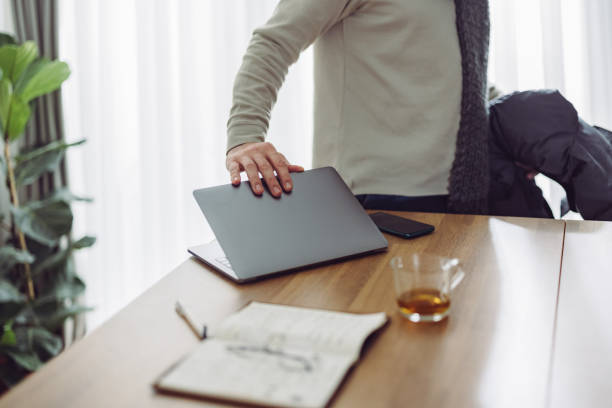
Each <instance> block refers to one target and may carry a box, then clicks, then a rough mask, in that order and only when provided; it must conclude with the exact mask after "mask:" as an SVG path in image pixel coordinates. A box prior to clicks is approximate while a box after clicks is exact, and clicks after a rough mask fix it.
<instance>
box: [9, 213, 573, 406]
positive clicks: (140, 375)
mask: <svg viewBox="0 0 612 408" xmlns="http://www.w3.org/2000/svg"><path fill="white" fill-rule="evenodd" d="M397 214H398V215H403V216H406V217H410V218H412V219H415V220H417V221H421V222H425V223H429V224H433V225H435V226H436V232H434V233H433V234H431V235H428V236H425V237H421V238H418V239H415V240H403V239H400V238H395V237H392V236H389V235H387V238H388V239H389V244H390V248H389V251H388V252H386V253H383V254H378V255H372V256H368V257H364V258H359V259H355V260H351V261H348V262H344V263H340V264H334V265H328V266H325V267H321V268H317V269H313V270H307V271H302V272H299V273H296V274H290V275H284V276H279V277H275V278H271V279H268V280H265V281H261V282H257V283H251V284H246V285H242V286H241V285H237V284H234V283H232V282H230V281H229V280H226V279H224V278H221V277H220V276H219V275H217V274H216V273H212V272H210V271H209V270H207V269H206V268H205V267H204V266H203V265H202V264H200V263H199V262H197V261H195V260H194V259H189V260H187V261H185V262H184V263H183V264H182V265H180V266H179V267H178V268H177V269H175V270H174V271H173V272H172V273H170V274H169V275H168V276H167V277H165V278H164V279H163V280H161V281H160V282H159V283H157V284H156V285H155V286H153V287H152V288H151V289H150V290H148V291H147V292H146V293H145V294H143V295H142V296H140V297H139V298H138V299H136V300H135V301H134V302H133V303H131V304H130V305H128V306H127V307H126V308H125V309H124V310H123V311H121V312H120V313H118V314H117V315H116V316H114V317H113V318H112V319H110V320H109V321H108V322H107V323H105V324H104V325H103V326H101V327H100V328H98V329H97V330H95V331H94V332H93V333H91V334H90V335H89V336H87V337H86V338H85V339H84V340H82V341H80V342H79V343H77V344H75V345H74V346H73V347H71V348H70V349H69V350H67V351H66V352H65V353H63V354H62V355H60V356H59V357H57V358H56V359H54V360H53V361H51V362H50V363H49V364H47V365H46V366H45V367H43V368H42V369H41V370H40V371H39V372H36V373H35V374H33V375H32V376H30V377H29V378H28V379H27V380H26V381H24V382H23V383H21V384H20V385H18V386H17V387H16V388H14V389H13V390H12V391H10V392H9V393H8V394H7V395H6V396H5V397H4V398H2V399H0V407H62V408H64V407H108V406H113V407H141V406H146V407H188V406H198V407H204V406H216V405H219V406H227V405H223V404H219V403H215V402H211V401H202V400H191V399H187V398H176V397H171V396H165V395H157V394H155V393H154V391H153V390H152V388H151V384H152V383H153V381H154V380H155V378H156V377H157V376H159V375H160V373H162V372H163V371H164V370H166V369H167V368H168V367H169V366H170V365H171V364H173V363H174V362H176V361H177V360H178V359H179V358H180V357H181V356H183V355H185V354H186V353H188V352H190V351H191V350H193V348H194V347H195V346H196V344H197V340H196V339H195V336H194V335H193V334H192V333H191V331H190V330H189V329H188V327H187V326H186V325H185V324H184V322H183V321H182V320H181V319H180V318H179V317H178V316H177V315H176V314H175V312H174V310H173V305H174V302H175V301H176V300H177V299H180V300H181V301H182V303H183V304H184V305H185V306H186V307H187V308H189V310H190V311H191V313H192V315H194V317H195V318H196V319H198V320H200V321H202V322H207V323H208V324H210V325H211V326H214V324H215V323H217V322H219V321H221V320H222V319H223V318H225V317H226V316H227V315H229V314H231V313H232V312H234V311H235V310H237V309H239V308H240V307H242V306H243V305H245V304H246V303H247V302H249V301H251V300H258V301H265V302H273V303H282V304H287V305H295V306H306V307H316V308H326V309H333V310H339V311H347V312H379V311H385V312H386V313H387V314H388V315H389V316H390V317H391V322H390V324H389V325H388V326H387V327H386V328H385V329H384V330H383V331H382V332H380V333H379V334H377V335H376V336H375V337H374V338H373V339H371V340H370V341H368V342H367V343H366V346H365V347H364V351H363V355H362V359H361V361H360V362H359V364H358V365H357V366H356V367H355V368H354V369H353V370H352V371H351V372H349V375H348V376H347V378H346V379H345V381H344V383H343V385H342V386H341V387H340V389H339V391H338V392H337V394H336V396H335V397H334V399H333V400H332V404H331V405H332V406H337V407H374V406H398V407H399V406H401V407H403V406H408V405H410V406H415V407H464V406H465V407H468V406H469V407H474V406H494V407H504V406H513V407H514V406H521V407H530V406H534V407H543V406H544V405H545V400H546V390H547V379H548V374H549V365H550V351H551V344H552V339H553V326H554V324H553V323H554V313H555V306H556V295H557V291H558V279H559V269H560V259H561V250H562V241H563V229H564V224H563V222H560V221H554V220H537V219H523V218H497V217H483V216H468V215H442V214H423V213H397ZM412 252H429V253H435V254H438V255H441V256H447V257H448V256H452V257H458V258H460V259H461V260H462V263H463V266H464V269H465V272H466V278H465V279H464V281H463V282H462V284H461V285H460V286H459V287H458V288H457V290H456V291H455V292H454V295H453V298H452V306H451V315H450V317H449V319H447V320H446V321H444V322H442V323H438V324H420V325H417V324H414V323H411V322H409V321H408V320H407V319H405V318H403V317H401V315H400V314H399V311H398V310H397V308H396V304H395V299H394V292H393V287H392V276H391V271H390V269H389V267H388V264H389V260H390V259H391V258H392V257H393V256H395V255H399V254H409V253H412ZM237 386H239V385H237Z"/></svg>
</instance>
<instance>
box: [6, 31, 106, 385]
mask: <svg viewBox="0 0 612 408" xmlns="http://www.w3.org/2000/svg"><path fill="white" fill-rule="evenodd" d="M69 75H70V69H69V68H68V65H67V64H66V63H64V62H61V61H51V60H49V59H47V58H42V57H40V56H39V52H38V47H37V46H36V44H35V43H34V42H31V41H27V42H25V43H23V44H17V43H16V42H15V40H14V39H13V37H11V36H10V35H7V34H2V33H0V135H1V136H2V142H0V143H2V145H3V146H2V147H3V154H2V159H1V160H0V175H1V176H2V178H3V180H4V182H5V183H4V184H5V185H6V190H7V191H8V193H7V195H8V196H9V198H10V205H9V211H7V212H6V214H0V227H1V229H2V231H0V232H2V234H0V244H1V246H0V391H1V390H3V389H7V388H9V387H11V386H12V385H14V384H15V383H16V382H18V381H19V380H20V379H21V378H23V377H24V376H25V375H27V374H28V373H29V372H31V371H34V370H36V369H38V368H39V367H40V366H41V365H42V364H43V363H44V362H45V361H46V360H48V359H50V358H51V357H53V356H55V355H56V354H58V353H59V352H60V350H61V349H62V348H63V338H62V333H63V325H64V321H65V320H66V319H67V318H70V317H74V316H76V315H78V314H80V313H83V312H85V311H87V310H89V309H88V308H87V307H84V306H82V305H80V304H78V303H77V302H76V299H77V298H78V296H80V295H81V294H82V293H83V291H84V290H85V284H84V283H83V281H82V280H81V279H80V278H79V277H78V275H77V274H76V272H75V268H74V263H73V260H72V254H73V252H74V251H76V250H79V249H83V248H87V247H90V246H92V245H93V244H94V243H95V238H93V237H89V236H85V237H82V238H80V239H78V240H76V241H73V240H72V238H71V235H70V233H71V230H72V220H73V216H72V210H71V206H70V204H71V202H72V201H77V200H83V199H81V198H79V197H76V196H74V195H73V194H71V193H70V192H69V191H68V190H66V189H59V190H56V191H54V192H52V193H51V194H50V195H48V196H47V197H43V198H42V199H41V200H30V201H28V202H20V196H19V191H20V189H22V188H23V187H26V186H28V185H31V184H33V183H35V182H37V181H38V180H39V179H40V178H41V177H43V176H45V175H46V174H48V172H53V171H55V170H56V169H57V168H58V166H59V165H60V163H61V160H62V158H63V157H64V154H65V152H66V150H67V149H68V148H70V147H72V146H76V145H80V144H82V143H84V141H79V142H76V143H65V142H63V141H55V142H51V143H47V144H44V145H41V146H36V147H34V148H33V149H30V150H28V151H23V152H19V154H16V155H13V152H16V151H18V150H19V146H18V145H17V142H18V140H19V139H20V137H21V136H22V135H23V133H24V130H25V128H26V125H27V123H28V121H29V119H30V117H31V115H32V112H33V111H34V110H35V109H36V98H38V97H39V96H42V95H46V94H48V93H50V92H53V91H55V90H57V89H58V88H59V87H60V86H61V84H62V83H63V82H64V81H65V80H66V79H67V78H68V76H69ZM0 188H4V186H1V185H0Z"/></svg>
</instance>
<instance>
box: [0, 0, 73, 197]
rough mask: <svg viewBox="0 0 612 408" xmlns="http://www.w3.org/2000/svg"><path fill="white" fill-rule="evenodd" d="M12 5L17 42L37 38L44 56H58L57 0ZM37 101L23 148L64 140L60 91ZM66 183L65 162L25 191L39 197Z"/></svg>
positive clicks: (21, 0) (22, 1)
mask: <svg viewBox="0 0 612 408" xmlns="http://www.w3.org/2000/svg"><path fill="white" fill-rule="evenodd" d="M12 6H13V17H14V25H15V35H16V37H17V41H18V42H24V41H34V42H36V44H37V45H38V48H39V52H40V55H41V56H44V57H47V58H50V59H56V58H58V56H59V52H58V44H59V43H58V26H57V24H58V19H57V17H58V15H57V1H56V0H12ZM35 103H36V107H35V108H34V110H33V112H32V118H31V119H30V122H29V123H28V126H27V128H26V132H25V135H24V137H23V138H22V149H30V148H33V147H36V146H40V145H42V144H46V143H49V142H53V141H57V140H63V139H64V126H63V119H62V103H61V93H60V91H59V90H58V91H56V92H53V93H52V94H49V95H45V96H43V97H41V98H39V99H38V100H37V101H36V102H35ZM66 184H67V177H66V166H65V163H64V161H62V163H61V164H60V166H59V168H58V170H57V171H56V172H54V173H51V174H47V175H45V176H43V177H41V179H40V180H38V182H37V183H35V184H33V185H31V186H28V187H26V188H25V189H24V191H22V192H21V194H23V195H24V198H25V199H26V200H30V199H34V200H38V199H41V198H44V197H46V196H48V195H49V194H50V193H51V192H53V191H54V190H55V189H57V188H60V187H63V186H66Z"/></svg>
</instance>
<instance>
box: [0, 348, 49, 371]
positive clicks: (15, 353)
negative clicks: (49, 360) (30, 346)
mask: <svg viewBox="0 0 612 408" xmlns="http://www.w3.org/2000/svg"><path fill="white" fill-rule="evenodd" d="M4 352H5V353H6V354H7V355H8V356H9V357H10V358H11V359H12V360H13V361H14V362H15V364H17V365H19V366H20V367H23V368H25V369H26V370H28V371H36V370H38V369H39V368H40V366H42V361H40V359H39V358H38V355H37V354H36V353H35V352H34V351H20V350H11V349H9V348H5V349H4Z"/></svg>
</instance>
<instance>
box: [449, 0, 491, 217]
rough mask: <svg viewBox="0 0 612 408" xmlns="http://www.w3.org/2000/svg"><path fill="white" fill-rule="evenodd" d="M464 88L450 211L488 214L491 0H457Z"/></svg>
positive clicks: (457, 21) (456, 11)
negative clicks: (488, 85)
mask: <svg viewBox="0 0 612 408" xmlns="http://www.w3.org/2000/svg"><path fill="white" fill-rule="evenodd" d="M455 9H456V10H455V13H456V17H455V19H456V24H457V33H458V35H459V46H460V48H461V69H462V71H463V85H462V86H463V90H462V96H461V121H460V124H459V132H458V133H457V151H456V153H455V159H454V161H453V167H452V169H451V173H450V177H449V203H448V207H449V211H451V212H455V213H471V214H486V212H487V195H488V190H489V157H488V135H489V119H488V110H487V103H486V101H487V60H488V52H489V2H488V0H455Z"/></svg>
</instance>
